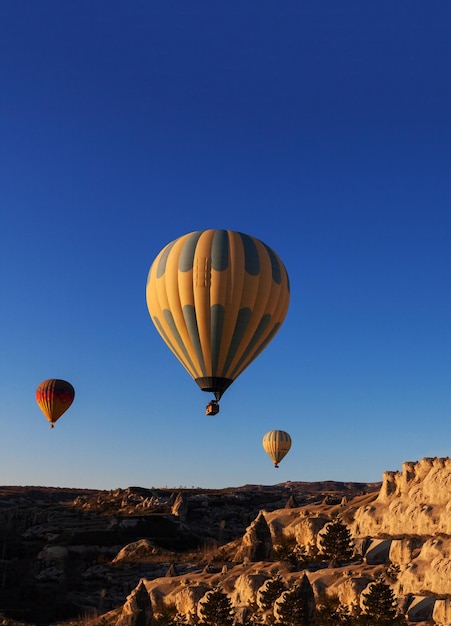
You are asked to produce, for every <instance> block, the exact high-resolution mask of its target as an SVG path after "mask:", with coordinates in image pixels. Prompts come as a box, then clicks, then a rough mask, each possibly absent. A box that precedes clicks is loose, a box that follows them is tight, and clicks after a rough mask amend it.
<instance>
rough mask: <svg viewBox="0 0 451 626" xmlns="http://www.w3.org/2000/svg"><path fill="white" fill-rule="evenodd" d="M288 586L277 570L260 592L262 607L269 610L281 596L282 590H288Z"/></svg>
mask: <svg viewBox="0 0 451 626" xmlns="http://www.w3.org/2000/svg"><path fill="white" fill-rule="evenodd" d="M286 589H287V586H286V585H285V583H284V582H283V580H282V576H281V575H280V574H279V572H277V573H276V574H275V575H274V576H273V577H272V578H270V579H269V580H268V581H267V582H266V585H265V589H263V590H262V591H261V592H260V593H259V597H260V604H261V606H262V608H263V609H264V610H265V611H267V610H268V609H271V608H272V607H273V606H274V602H275V601H276V600H277V598H280V596H281V594H282V592H284V591H286Z"/></svg>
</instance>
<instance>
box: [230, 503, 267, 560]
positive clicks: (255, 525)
mask: <svg viewBox="0 0 451 626" xmlns="http://www.w3.org/2000/svg"><path fill="white" fill-rule="evenodd" d="M271 553H272V538H271V531H270V529H269V526H268V524H267V523H266V519H265V516H264V513H263V511H260V513H259V514H258V517H257V519H256V520H255V521H253V522H252V524H251V525H250V526H249V527H248V528H247V529H246V533H245V535H244V537H243V539H242V540H241V545H240V547H239V548H238V551H237V553H236V555H235V559H234V560H235V561H244V559H248V560H249V561H269V560H270V558H271Z"/></svg>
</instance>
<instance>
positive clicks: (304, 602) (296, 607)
mask: <svg viewBox="0 0 451 626" xmlns="http://www.w3.org/2000/svg"><path fill="white" fill-rule="evenodd" d="M275 614H276V617H277V618H278V621H277V624H279V626H315V625H316V604H315V596H314V593H313V589H312V586H311V584H310V582H309V580H308V578H307V576H306V575H305V574H304V576H303V578H302V581H301V583H300V584H299V583H297V584H295V586H294V587H293V589H291V590H289V591H284V592H283V594H282V596H281V598H280V599H279V601H278V602H276V603H275Z"/></svg>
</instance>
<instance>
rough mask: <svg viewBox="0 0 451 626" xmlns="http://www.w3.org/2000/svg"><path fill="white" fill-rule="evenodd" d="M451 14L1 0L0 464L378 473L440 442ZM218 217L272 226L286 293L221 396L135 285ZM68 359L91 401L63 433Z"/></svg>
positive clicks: (265, 229) (419, 5)
mask: <svg viewBox="0 0 451 626" xmlns="http://www.w3.org/2000/svg"><path fill="white" fill-rule="evenodd" d="M450 24H451V4H450V3H449V2H448V1H446V0H443V1H440V0H438V1H437V2H424V1H422V2H417V1H416V0H409V2H402V1H399V2H393V1H392V0H381V1H378V2H374V1H373V2H368V1H366V0H359V1H358V2H337V1H336V0H333V1H332V0H324V1H321V2H304V1H302V0H296V1H291V0H287V1H285V0H284V1H283V2H274V1H273V0H271V1H267V0H252V1H249V2H246V1H244V2H243V1H241V0H240V2H237V1H234V0H232V1H231V2H211V0H203V1H199V0H193V1H190V2H187V1H186V0H160V1H156V2H148V1H147V0H146V1H144V0H142V1H133V2H123V1H121V2H119V1H116V0H96V1H95V2H92V1H91V0H80V1H78V2H61V0H39V2H36V0H3V1H2V2H1V3H0V48H1V54H0V72H1V80H0V133H1V135H0V160H1V162H0V258H1V274H0V419H1V436H0V442H1V444H0V445H1V451H0V484H4V485H48V486H61V487H92V488H100V489H113V488H117V487H128V486H131V485H139V486H143V487H149V486H152V485H153V486H156V487H158V486H159V487H164V486H168V487H178V486H186V487H191V486H200V487H227V486H240V485H243V484H247V483H256V484H275V483H277V482H282V481H287V480H291V481H303V480H323V479H331V480H345V481H379V480H381V478H382V473H383V472H384V471H385V470H400V469H401V466H402V463H403V462H404V461H415V460H419V459H421V458H422V457H424V456H448V455H450V453H451V425H450V414H451V392H450V382H451V376H450V374H451V359H450V354H451V328H450V313H451V295H450V294H451V291H450V287H451V279H450V276H451V238H450V235H451V37H450ZM204 228H226V229H232V230H238V231H241V232H245V233H248V234H251V235H253V236H255V237H257V238H259V239H261V240H263V241H264V242H265V243H267V244H268V245H269V246H271V247H272V248H273V249H274V250H275V251H276V252H277V253H278V254H279V256H280V257H281V258H282V260H283V261H284V263H285V265H286V267H287V270H288V273H289V276H290V281H291V290H292V299H291V305H290V309H289V311H288V315H287V318H286V321H285V324H284V325H283V327H282V329H281V331H280V332H279V334H278V335H277V336H276V338H275V339H274V341H273V342H272V343H271V344H270V346H269V347H268V348H267V350H266V351H265V352H264V353H263V354H262V355H261V356H260V357H259V358H258V359H257V360H256V361H255V362H254V363H253V364H252V365H251V366H250V367H249V368H248V369H247V370H246V371H245V372H244V373H243V374H242V375H241V376H240V377H239V378H238V379H237V380H236V382H235V383H234V384H233V385H232V387H230V389H229V390H228V391H227V392H226V393H225V395H224V397H223V399H222V401H221V412H220V414H219V415H218V416H217V417H214V418H212V417H207V416H205V413H204V410H205V405H206V403H207V401H209V399H210V395H209V394H206V393H203V392H202V391H200V390H199V389H198V387H197V385H196V384H195V383H194V382H193V381H192V380H191V378H190V377H189V376H188V374H187V373H186V372H185V370H184V369H183V368H182V366H181V365H180V364H179V363H178V361H177V360H176V359H175V358H174V357H173V355H172V354H171V353H170V352H169V350H168V349H167V347H166V346H165V344H164V343H163V342H162V340H161V338H160V337H159V335H158V334H157V332H156V330H155V329H154V327H153V325H152V322H151V320H150V318H149V315H148V312H147V308H146V302H145V284H146V278H147V272H148V269H149V267H150V265H151V263H152V260H153V259H154V257H155V256H156V255H157V253H158V252H159V251H160V249H161V248H162V247H163V246H164V245H165V244H166V243H168V242H169V241H172V240H173V239H175V238H176V237H178V236H180V235H183V234H185V233H187V232H190V231H193V230H197V229H204ZM53 377H55V378H64V379H67V380H69V381H70V382H72V384H73V385H74V387H75V389H76V398H75V401H74V404H73V405H72V407H71V408H70V409H69V411H68V412H67V413H66V415H64V416H63V417H62V418H61V419H60V420H59V422H58V423H57V425H56V427H55V428H54V429H53V430H50V429H49V428H48V423H47V421H46V420H45V418H44V416H43V415H42V413H41V412H40V410H39V408H38V406H37V404H36V402H35V389H36V386H37V385H38V383H39V382H40V381H41V380H43V379H45V378H53ZM271 429H282V430H287V431H288V432H289V433H290V434H291V436H292V439H293V447H292V450H291V452H290V454H289V455H288V456H287V457H286V458H285V459H284V460H283V461H282V463H281V466H280V468H279V469H278V470H275V469H274V468H273V467H272V463H271V461H270V460H269V458H268V457H267V456H266V454H265V453H264V452H263V449H262V446H261V439H262V437H263V435H264V433H265V432H266V431H268V430H271Z"/></svg>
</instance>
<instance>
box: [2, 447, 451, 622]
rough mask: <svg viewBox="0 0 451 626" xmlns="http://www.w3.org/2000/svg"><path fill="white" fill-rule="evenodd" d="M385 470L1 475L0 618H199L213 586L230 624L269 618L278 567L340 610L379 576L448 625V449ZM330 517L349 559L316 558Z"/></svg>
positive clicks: (420, 616) (403, 604) (355, 607)
mask: <svg viewBox="0 0 451 626" xmlns="http://www.w3.org/2000/svg"><path fill="white" fill-rule="evenodd" d="M382 478H383V480H382V482H381V483H370V484H364V483H340V482H334V481H330V482H321V483H319V482H318V483H302V482H290V483H283V484H277V485H272V486H262V485H246V486H243V487H239V488H229V489H221V490H208V489H201V488H198V489H185V488H184V489H156V488H151V489H146V488H142V487H129V488H128V489H117V490H114V491H96V490H83V489H63V488H48V487H13V486H4V487H0V581H1V582H0V624H2V625H5V626H6V625H12V624H27V625H31V624H34V625H36V626H39V625H44V624H47V625H50V624H52V625H56V624H88V623H90V624H93V625H94V624H99V625H100V624H103V625H108V624H111V625H113V624H114V625H117V626H125V625H126V624H127V626H133V624H138V623H139V624H141V623H149V624H150V623H151V622H152V621H156V622H158V619H160V623H162V621H161V615H165V614H169V613H170V612H172V614H174V613H177V614H178V615H179V616H180V615H181V616H183V620H186V622H187V623H195V622H196V621H197V620H198V609H199V603H201V602H202V599H203V597H204V596H205V594H206V593H208V592H209V591H211V590H212V589H215V588H217V587H218V585H219V586H220V588H221V589H222V590H223V591H224V592H225V593H227V595H228V596H229V598H230V600H231V603H232V606H233V609H234V612H235V616H236V620H237V622H238V623H244V622H245V621H246V619H247V620H248V621H249V619H250V618H251V613H252V612H255V611H260V614H261V615H260V617H261V619H263V621H268V620H269V622H271V619H272V621H274V618H270V617H269V614H268V612H267V611H266V613H265V611H264V610H263V608H262V606H261V602H260V598H261V590H262V588H263V587H264V585H265V584H267V581H268V580H269V579H271V578H272V577H274V575H275V574H276V573H277V575H280V576H281V577H282V579H283V581H284V582H285V583H286V585H288V586H290V585H293V584H295V583H296V581H301V580H302V579H305V580H306V581H307V584H309V585H310V586H311V589H312V592H313V595H314V598H315V602H316V605H317V606H320V605H321V604H324V603H327V600H328V599H332V600H334V601H335V602H338V603H339V604H340V605H341V606H344V607H347V610H349V612H350V614H352V613H353V612H354V613H358V612H359V611H360V610H361V606H362V604H361V601H362V593H363V592H365V590H367V589H368V586H369V585H370V584H371V583H374V581H375V580H378V579H380V578H383V579H384V580H385V581H386V582H387V583H388V584H389V585H390V587H391V589H392V590H393V593H394V595H395V597H396V600H397V602H398V606H399V611H400V612H401V613H402V614H403V615H405V616H406V618H407V619H408V621H409V623H417V624H418V623H435V624H437V625H438V626H449V625H450V624H451V582H450V581H451V576H450V574H451V556H450V555H451V500H450V497H449V494H450V484H451V460H450V459H447V458H446V459H443V458H433V459H423V460H421V461H419V462H414V463H404V464H403V467H402V471H400V472H388V471H387V472H385V473H384V475H383V477H382ZM334 520H340V522H341V523H342V524H344V525H345V526H346V528H347V529H348V531H349V533H350V536H351V537H352V546H353V548H352V552H353V553H352V557H350V558H349V559H348V560H347V561H346V562H331V561H330V560H327V559H325V558H324V556H321V550H320V549H319V547H320V546H321V536H322V535H323V534H324V532H325V530H327V528H328V525H330V524H331V523H332V522H333V521H334ZM296 555H297V556H296ZM138 613H139V615H140V620H141V621H136V620H135V621H133V620H134V617H133V616H134V614H135V615H137V614H138ZM144 615H146V616H147V617H143V616H144ZM143 620H144V621H143ZM146 620H147V621H146Z"/></svg>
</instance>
